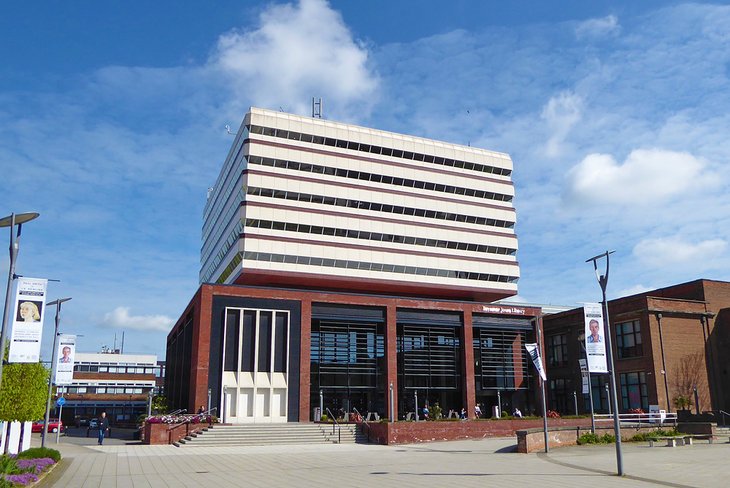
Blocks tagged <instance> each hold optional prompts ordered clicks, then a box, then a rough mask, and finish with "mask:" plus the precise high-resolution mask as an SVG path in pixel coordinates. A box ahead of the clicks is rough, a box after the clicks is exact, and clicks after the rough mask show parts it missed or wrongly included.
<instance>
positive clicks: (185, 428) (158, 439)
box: [142, 424, 208, 445]
mask: <svg viewBox="0 0 730 488" xmlns="http://www.w3.org/2000/svg"><path fill="white" fill-rule="evenodd" d="M205 427H208V424H179V425H175V426H173V425H170V424H144V428H143V429H142V430H143V439H142V443H143V444H153V445H159V444H172V443H173V442H177V441H179V440H180V439H183V438H185V436H187V435H189V434H192V433H195V432H200V431H202V430H203V429H204V428H205Z"/></svg>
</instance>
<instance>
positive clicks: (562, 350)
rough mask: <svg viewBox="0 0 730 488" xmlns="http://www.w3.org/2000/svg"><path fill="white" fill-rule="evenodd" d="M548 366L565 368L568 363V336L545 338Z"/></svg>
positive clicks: (560, 335)
mask: <svg viewBox="0 0 730 488" xmlns="http://www.w3.org/2000/svg"><path fill="white" fill-rule="evenodd" d="M547 346H548V350H547V355H548V365H550V366H565V365H566V364H567V363H568V334H559V335H554V336H548V337H547Z"/></svg>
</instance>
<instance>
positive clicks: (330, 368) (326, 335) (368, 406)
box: [310, 319, 386, 420]
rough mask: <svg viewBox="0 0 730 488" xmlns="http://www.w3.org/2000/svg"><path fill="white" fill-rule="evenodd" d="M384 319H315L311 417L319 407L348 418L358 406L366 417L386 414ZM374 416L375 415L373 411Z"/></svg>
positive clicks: (312, 342) (325, 411)
mask: <svg viewBox="0 0 730 488" xmlns="http://www.w3.org/2000/svg"><path fill="white" fill-rule="evenodd" d="M383 333H384V324H383V323H368V322H366V321H362V322H361V321H348V320H327V319H313V320H312V336H311V339H312V340H311V388H310V395H311V397H310V405H311V407H312V412H311V414H310V418H311V419H312V420H317V415H316V413H315V410H317V409H319V406H320V392H321V394H322V401H323V411H322V413H323V414H326V415H328V416H329V415H330V413H328V412H327V409H329V411H330V412H331V414H332V415H334V416H335V417H337V418H342V419H347V418H348V414H350V413H354V411H355V409H357V411H358V412H360V414H361V415H362V416H363V417H367V415H368V413H370V412H372V413H373V414H375V413H377V414H378V416H379V417H380V418H385V379H384V378H385V370H386V363H385V339H384V336H383ZM373 417H374V415H373Z"/></svg>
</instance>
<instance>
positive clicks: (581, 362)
mask: <svg viewBox="0 0 730 488" xmlns="http://www.w3.org/2000/svg"><path fill="white" fill-rule="evenodd" d="M578 365H579V366H580V372H581V373H587V372H588V361H587V360H585V359H583V358H581V359H579V360H578Z"/></svg>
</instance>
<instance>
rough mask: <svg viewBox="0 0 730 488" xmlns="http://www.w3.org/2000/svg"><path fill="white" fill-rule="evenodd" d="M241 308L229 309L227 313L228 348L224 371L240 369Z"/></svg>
mask: <svg viewBox="0 0 730 488" xmlns="http://www.w3.org/2000/svg"><path fill="white" fill-rule="evenodd" d="M239 321H240V311H239V310H228V312H227V314H226V350H225V352H224V354H225V363H224V364H223V370H224V371H238V337H239V336H238V334H239Z"/></svg>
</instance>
